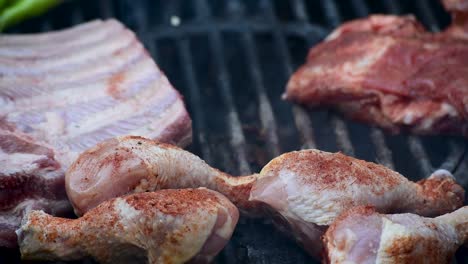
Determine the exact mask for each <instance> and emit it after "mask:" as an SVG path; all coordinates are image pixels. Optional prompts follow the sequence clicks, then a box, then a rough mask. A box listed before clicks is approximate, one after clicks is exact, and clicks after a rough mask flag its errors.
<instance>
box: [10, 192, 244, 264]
mask: <svg viewBox="0 0 468 264" xmlns="http://www.w3.org/2000/svg"><path fill="white" fill-rule="evenodd" d="M238 217H239V212H238V210H237V208H236V207H235V206H234V205H233V204H232V203H231V202H230V201H229V200H228V199H226V197H224V196H223V195H221V194H219V193H217V192H214V191H211V190H207V189H184V190H162V191H158V192H148V193H138V194H132V195H128V196H125V197H121V198H116V199H113V200H111V201H107V202H104V203H102V204H101V205H99V206H98V207H96V208H94V209H92V210H91V211H89V212H88V213H86V214H85V215H84V216H83V217H81V218H79V219H76V220H73V219H64V218H59V217H53V216H51V215H48V214H46V213H44V212H43V211H32V212H31V213H29V214H28V215H27V216H26V217H25V218H24V219H23V224H22V226H21V228H20V229H18V230H17V234H18V241H19V245H20V250H21V256H22V258H24V259H42V260H44V259H45V260H76V259H80V258H83V257H86V256H90V257H93V258H94V259H96V260H98V261H99V262H102V263H184V262H187V261H189V260H191V261H194V262H196V263H205V262H209V261H210V260H212V259H213V258H214V256H216V255H217V254H218V252H219V251H220V250H221V249H222V248H223V247H224V246H225V245H226V243H227V242H228V240H229V239H230V237H231V234H232V232H233V230H234V228H235V226H236V224H237V220H238Z"/></svg>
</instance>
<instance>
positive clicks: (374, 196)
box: [65, 136, 465, 256]
mask: <svg viewBox="0 0 468 264" xmlns="http://www.w3.org/2000/svg"><path fill="white" fill-rule="evenodd" d="M65 186H66V189H67V194H68V197H69V198H70V200H71V202H72V204H73V206H74V208H75V212H76V213H78V214H82V213H85V212H86V211H88V210H90V209H91V208H93V207H95V206H97V205H98V204H100V203H101V202H103V201H106V200H109V199H111V198H113V197H116V196H120V195H123V194H125V193H138V192H144V191H154V190H158V189H164V188H189V187H191V188H195V187H207V188H210V189H213V190H216V191H219V192H220V193H222V194H224V195H225V196H226V197H228V198H229V199H230V200H231V201H232V202H233V203H234V204H235V205H236V206H237V207H238V208H239V209H240V210H241V211H244V212H245V213H247V214H250V215H254V216H271V215H273V216H274V217H275V220H277V221H278V224H279V226H280V227H281V228H282V229H283V230H285V231H286V233H288V234H292V236H293V237H294V238H295V239H297V240H298V241H299V242H300V243H301V244H302V245H303V246H304V248H305V249H306V250H307V251H308V252H309V253H311V254H312V255H315V256H318V255H319V253H320V251H321V249H322V248H321V245H322V244H321V242H320V236H321V235H323V232H324V231H325V229H326V227H327V226H328V225H329V224H331V223H332V222H333V220H334V219H335V218H336V217H337V216H338V215H340V214H341V213H342V212H343V211H345V210H347V209H349V208H351V207H353V206H359V205H373V206H375V207H376V208H377V210H378V211H379V212H384V213H393V212H413V213H418V214H421V215H425V216H435V215H439V214H444V213H447V212H451V211H452V210H455V209H457V208H459V207H460V206H462V205H463V201H464V194H465V192H464V190H463V188H462V187H461V186H460V185H458V184H457V183H456V182H455V180H454V178H453V176H452V175H451V174H450V173H449V172H448V171H445V170H439V171H436V172H435V173H434V174H433V175H431V176H430V177H429V178H427V179H425V180H422V181H419V182H417V183H414V182H411V181H408V180H407V179H406V178H405V177H403V176H402V175H400V174H399V173H397V172H394V171H392V170H390V169H388V168H385V167H383V166H381V165H377V164H374V163H370V162H365V161H362V160H358V159H355V158H351V157H348V156H345V155H343V154H340V153H336V154H333V153H328V152H323V151H319V150H301V151H294V152H289V153H286V154H283V155H281V156H279V157H277V158H275V159H273V160H272V161H270V162H269V163H268V164H267V165H266V166H265V167H264V168H263V169H262V170H261V172H260V173H259V174H253V175H248V176H241V177H233V176H231V175H228V174H226V173H223V172H221V171H219V170H217V169H214V168H212V167H210V166H209V165H208V164H206V163H205V162H204V161H203V160H201V159H200V158H199V157H197V156H195V155H193V154H191V153H189V152H187V151H184V150H182V149H179V148H177V147H174V146H171V145H168V144H160V143H157V142H155V141H152V140H148V139H144V138H141V137H129V136H126V137H118V138H115V139H110V140H107V141H104V142H102V143H100V144H98V145H97V146H96V147H94V148H91V149H89V150H87V151H85V152H83V153H82V154H81V155H80V157H79V158H78V159H77V160H76V161H75V163H74V164H73V165H72V166H71V167H70V168H69V169H68V170H67V172H66V177H65Z"/></svg>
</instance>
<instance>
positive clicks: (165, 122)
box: [0, 20, 191, 247]
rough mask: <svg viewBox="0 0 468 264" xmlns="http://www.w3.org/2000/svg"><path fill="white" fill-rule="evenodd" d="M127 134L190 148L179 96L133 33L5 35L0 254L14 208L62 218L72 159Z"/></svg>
mask: <svg viewBox="0 0 468 264" xmlns="http://www.w3.org/2000/svg"><path fill="white" fill-rule="evenodd" d="M126 134H132V135H142V136H146V137H149V138H153V139H158V140H161V141H165V142H170V143H173V144H178V145H182V146H184V145H186V144H188V143H189V142H190V141H191V120H190V117H189V115H188V113H187V111H186V109H185V106H184V103H183V101H182V99H181V96H180V94H179V93H178V92H177V91H176V90H175V89H174V88H173V87H172V86H171V84H170V83H169V82H168V80H167V78H166V77H165V76H164V74H163V73H162V72H161V71H160V70H159V69H158V67H157V66H156V64H155V63H154V61H153V60H152V58H151V57H150V55H149V54H148V52H147V51H146V50H145V48H144V47H143V45H142V44H141V43H140V42H139V41H138V39H137V38H136V36H135V34H134V33H133V32H131V31H130V30H128V29H126V28H125V27H124V26H123V25H122V24H121V23H119V22H117V21H116V20H106V21H93V22H89V23H85V24H82V25H79V26H76V27H73V28H71V29H67V30H63V31H58V32H51V33H44V34H32V35H3V36H1V37H0V139H1V140H0V165H1V169H0V198H2V201H1V202H0V227H4V226H8V228H5V229H3V230H2V233H1V234H0V247H3V246H8V247H11V246H15V245H16V243H15V242H14V241H12V240H11V237H14V233H13V231H14V229H13V228H12V227H15V226H16V227H17V226H18V225H19V221H17V219H19V217H20V215H21V214H22V212H21V210H20V209H19V208H15V207H16V206H17V205H18V204H20V203H23V202H27V203H28V204H34V200H37V201H40V202H38V203H37V204H36V205H35V206H33V205H31V206H28V207H25V208H30V207H32V208H36V209H40V208H43V209H48V210H47V211H48V212H51V213H60V212H61V211H63V210H62V209H64V208H65V207H64V206H63V204H64V201H66V196H65V189H64V184H63V183H64V177H63V176H64V171H65V170H66V169H67V168H68V166H69V165H70V164H71V163H72V162H73V161H74V159H75V158H76V157H77V156H78V154H79V153H80V152H82V151H83V150H85V149H87V148H89V147H91V146H94V145H95V144H96V143H98V142H100V141H102V140H105V139H107V138H112V137H114V136H118V135H126ZM48 201H50V203H49V202H48ZM60 201H62V202H60ZM56 204H60V206H59V208H54V207H55V205H56ZM68 208H70V207H68ZM12 212H15V213H14V214H12ZM6 233H8V235H4V234H6Z"/></svg>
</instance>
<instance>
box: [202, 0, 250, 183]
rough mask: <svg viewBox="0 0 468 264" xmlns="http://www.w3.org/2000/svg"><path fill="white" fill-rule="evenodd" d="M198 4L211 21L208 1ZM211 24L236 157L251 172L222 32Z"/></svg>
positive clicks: (244, 172)
mask: <svg viewBox="0 0 468 264" xmlns="http://www.w3.org/2000/svg"><path fill="white" fill-rule="evenodd" d="M197 4H198V5H197V6H198V7H199V8H198V10H199V11H201V12H202V13H201V14H202V16H203V17H204V18H206V19H207V22H211V17H210V14H209V6H208V3H207V2H206V1H205V0H203V1H202V0H200V1H198V2H197ZM209 24H210V25H211V26H210V30H209V39H210V45H211V49H212V50H213V57H214V63H215V66H216V68H217V69H218V74H219V76H218V79H217V80H218V85H219V87H220V89H221V90H222V93H221V95H222V100H223V101H224V103H225V104H226V107H227V108H228V116H227V120H228V124H229V126H230V129H229V133H230V143H231V145H232V147H233V151H234V152H235V153H236V155H235V157H236V159H237V162H238V164H239V171H240V173H241V174H250V173H251V169H250V165H249V163H248V162H247V154H246V148H245V136H244V132H243V131H242V127H241V123H240V121H239V115H238V112H237V110H236V108H235V106H234V102H233V99H232V92H231V87H230V82H229V75H228V72H227V70H226V63H225V61H224V56H223V52H222V47H223V44H222V39H221V36H220V32H219V31H218V30H217V29H216V27H215V26H214V23H209Z"/></svg>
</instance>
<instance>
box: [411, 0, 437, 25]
mask: <svg viewBox="0 0 468 264" xmlns="http://www.w3.org/2000/svg"><path fill="white" fill-rule="evenodd" d="M428 4H429V3H428V2H427V0H416V5H417V6H418V8H419V10H421V11H422V12H421V16H422V19H423V21H425V22H426V23H427V24H428V25H429V29H430V30H431V31H439V30H440V26H439V23H438V22H437V20H436V18H435V17H434V15H433V14H432V12H431V8H430V7H429V6H428Z"/></svg>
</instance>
